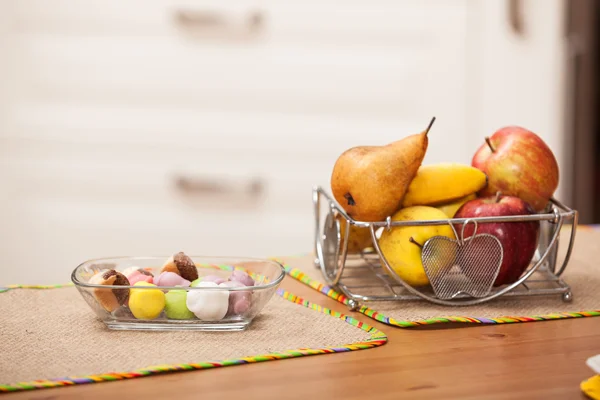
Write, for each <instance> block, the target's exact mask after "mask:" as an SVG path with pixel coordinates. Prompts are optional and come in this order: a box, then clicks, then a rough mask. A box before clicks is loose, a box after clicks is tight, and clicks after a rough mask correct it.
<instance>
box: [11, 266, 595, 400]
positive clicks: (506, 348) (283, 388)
mask: <svg viewBox="0 0 600 400" xmlns="http://www.w3.org/2000/svg"><path fill="white" fill-rule="evenodd" d="M282 285H283V287H284V288H286V289H288V290H289V291H291V292H293V293H295V294H297V295H299V296H301V297H303V298H305V299H307V300H311V301H315V302H318V303H319V304H321V305H324V306H326V307H329V308H332V309H334V310H337V311H340V312H343V313H348V310H347V308H346V307H345V306H343V305H342V304H339V303H337V302H336V301H334V300H331V299H329V298H326V297H325V296H323V295H321V294H319V293H317V292H316V291H314V290H312V289H310V288H308V287H306V286H304V285H302V284H300V283H299V282H296V281H294V280H293V279H291V278H289V277H286V278H285V280H284V282H283V284H282ZM353 314H356V315H354V316H355V318H357V319H359V320H361V321H364V322H366V323H367V324H370V325H372V326H375V327H377V328H379V329H381V330H383V331H384V332H385V333H386V334H387V335H388V338H389V342H388V343H387V344H385V345H384V346H381V347H378V348H374V349H368V350H360V351H353V352H348V353H338V354H327V355H318V356H309V357H301V358H296V359H288V360H280V361H274V362H264V363H258V364H247V365H240V366H234V367H227V368H217V369H212V370H200V371H190V372H181V373H174V374H166V375H158V376H152V377H145V378H139V379H130V380H124V381H117V382H106V383H98V384H87V385H81V386H71V387H64V388H53V389H43V390H38V391H26V392H20V393H14V394H6V395H5V396H6V398H7V399H13V398H14V399H26V398H27V399H39V400H41V399H45V400H48V399H54V398H64V399H80V398H85V399H90V400H93V399H107V398H116V397H117V396H119V397H120V396H123V395H124V397H126V398H176V399H188V398H189V399H197V398H202V399H207V398H223V399H230V398H231V399H233V398H238V399H245V400H252V399H265V398H299V399H310V398H337V399H342V398H344V399H364V398H366V397H372V398H375V399H378V400H381V399H398V398H410V399H429V398H443V399H521V398H525V399H538V398H539V399H585V398H586V396H584V395H583V394H582V392H581V391H580V388H579V384H580V383H581V381H583V380H584V379H586V378H589V377H590V376H592V375H593V372H592V371H591V370H590V369H589V368H588V367H587V366H586V365H585V360H586V358H588V357H590V356H592V355H595V354H599V353H600V318H581V319H570V320H556V321H544V322H533V323H521V324H506V325H490V326H481V325H473V326H465V325H462V324H453V325H452V326H450V325H449V324H446V325H443V326H442V325H439V326H435V325H434V326H428V327H419V328H411V329H401V328H394V327H390V326H387V325H383V324H380V323H378V322H376V321H374V320H372V319H370V318H368V317H365V316H364V315H362V314H358V313H353ZM5 396H4V395H3V396H2V397H3V398H4V397H5Z"/></svg>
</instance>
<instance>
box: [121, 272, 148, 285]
mask: <svg viewBox="0 0 600 400" xmlns="http://www.w3.org/2000/svg"><path fill="white" fill-rule="evenodd" d="M127 280H128V281H129V284H130V285H135V284H136V283H137V282H148V283H154V282H153V281H154V278H153V277H152V275H147V274H144V273H143V272H140V271H134V272H132V273H131V274H129V275H127Z"/></svg>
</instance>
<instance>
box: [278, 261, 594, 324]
mask: <svg viewBox="0 0 600 400" xmlns="http://www.w3.org/2000/svg"><path fill="white" fill-rule="evenodd" d="M279 262H281V261H280V260H279ZM281 263H282V262H281ZM282 265H283V266H284V268H285V271H286V273H287V274H288V275H289V276H291V277H292V278H294V279H296V280H298V281H300V282H302V283H304V284H305V285H307V286H310V287H311V288H313V289H315V290H317V291H319V292H321V293H323V294H324V295H326V296H328V297H331V298H332V299H334V300H336V301H339V302H340V303H342V304H344V305H348V301H349V299H348V297H346V296H345V295H344V294H342V293H339V292H337V291H335V290H334V289H332V288H331V287H329V286H327V285H325V284H324V283H321V282H319V281H317V280H315V279H312V278H309V277H308V276H307V275H306V274H305V273H304V272H302V271H300V270H299V269H297V268H293V267H291V266H289V265H287V264H284V263H282ZM357 311H358V312H360V313H362V314H365V315H366V316H368V317H370V318H373V319H374V320H376V321H379V322H382V323H384V324H387V325H392V326H398V327H401V328H410V327H414V326H420V325H432V324H441V323H449V322H462V323H472V324H512V323H517V322H535V321H547V320H553V319H568V318H583V317H598V316H600V310H592V311H581V312H577V313H555V314H546V315H534V316H529V317H514V316H506V317H499V318H479V317H478V318H475V317H460V316H449V317H436V318H429V319H421V320H414V321H410V320H400V321H399V320H396V319H394V318H390V317H388V316H386V315H383V314H380V313H378V312H377V311H375V310H373V309H371V308H369V307H366V306H361V307H360V308H359V309H358V310H357Z"/></svg>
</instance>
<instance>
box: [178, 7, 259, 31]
mask: <svg viewBox="0 0 600 400" xmlns="http://www.w3.org/2000/svg"><path fill="white" fill-rule="evenodd" d="M175 21H177V23H179V24H180V25H183V26H186V27H199V28H212V29H215V28H228V27H229V28H232V27H234V26H235V25H236V23H235V22H234V21H233V19H232V18H228V17H227V16H226V15H225V14H223V13H219V12H214V11H193V10H177V11H175ZM263 22H264V16H263V14H262V13H261V12H260V11H252V12H250V13H249V15H248V17H247V18H245V20H243V22H242V25H245V26H246V27H247V28H248V29H249V30H250V31H257V30H259V29H260V28H262V25H263Z"/></svg>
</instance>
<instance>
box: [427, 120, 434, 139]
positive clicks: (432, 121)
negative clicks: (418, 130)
mask: <svg viewBox="0 0 600 400" xmlns="http://www.w3.org/2000/svg"><path fill="white" fill-rule="evenodd" d="M434 122H435V117H433V118H431V121H429V125H428V126H427V129H425V136H427V134H428V133H429V130H430V129H431V127H432V126H433V123H434Z"/></svg>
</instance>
